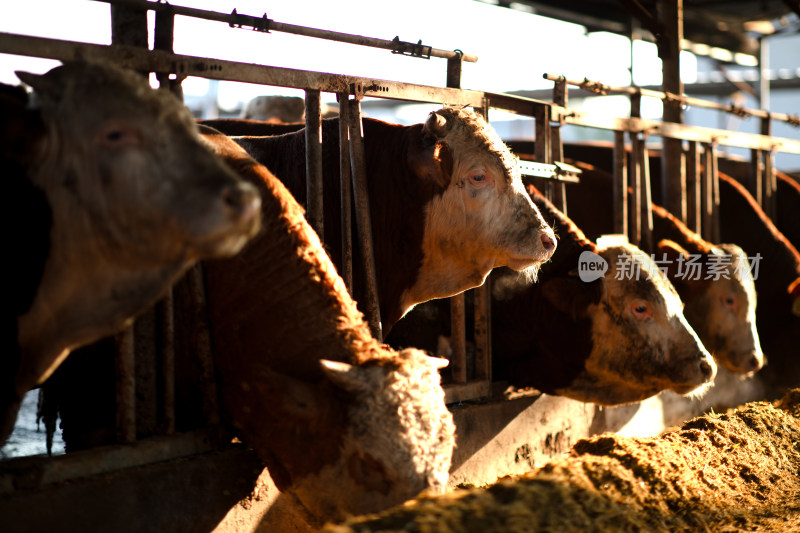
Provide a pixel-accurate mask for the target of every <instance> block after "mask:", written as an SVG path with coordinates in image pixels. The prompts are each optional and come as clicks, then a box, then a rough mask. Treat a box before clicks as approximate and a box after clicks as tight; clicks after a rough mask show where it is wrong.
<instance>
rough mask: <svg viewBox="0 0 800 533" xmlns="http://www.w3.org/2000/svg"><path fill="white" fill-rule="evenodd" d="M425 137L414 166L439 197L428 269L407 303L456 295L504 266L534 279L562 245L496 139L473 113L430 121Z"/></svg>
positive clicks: (429, 225) (432, 207)
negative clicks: (432, 186) (540, 266)
mask: <svg viewBox="0 0 800 533" xmlns="http://www.w3.org/2000/svg"><path fill="white" fill-rule="evenodd" d="M422 134H423V136H422V141H421V145H420V147H419V149H418V150H417V151H414V152H413V153H412V154H411V155H410V156H409V157H410V165H411V168H412V169H414V171H415V172H416V173H417V174H418V175H420V176H423V177H424V178H425V179H427V180H428V181H429V182H432V183H435V184H436V186H437V191H438V192H437V194H434V196H433V198H432V199H431V200H430V202H429V203H428V205H427V208H426V218H425V230H424V236H423V253H424V258H423V264H422V268H421V271H420V273H419V276H418V279H417V282H416V284H415V285H414V286H413V287H412V288H411V289H409V291H408V292H407V294H406V295H404V300H405V301H412V300H413V301H414V302H419V301H424V300H428V299H431V298H437V297H446V296H451V295H453V294H457V293H459V292H462V291H464V290H466V289H468V288H471V287H475V286H478V285H481V284H482V283H483V281H484V279H485V278H486V276H487V275H488V273H489V271H490V270H491V269H492V268H495V267H500V266H508V267H511V268H512V269H514V270H518V271H524V270H527V271H528V272H530V273H531V274H532V275H535V272H536V270H537V269H538V267H539V265H541V264H542V263H543V262H545V261H547V260H548V259H549V258H550V257H551V256H552V254H553V251H554V250H555V246H556V245H555V237H554V235H553V231H552V229H551V228H550V227H549V226H548V225H547V223H546V222H545V221H544V220H543V219H542V217H541V215H540V213H539V211H538V209H537V208H536V207H535V206H534V205H533V203H532V202H531V200H530V198H529V197H528V195H527V193H526V191H525V189H524V187H523V185H522V181H521V178H520V175H519V171H518V170H517V168H516V160H515V158H514V156H513V155H512V154H511V152H510V151H509V150H508V148H507V147H506V145H505V144H504V143H503V142H502V140H501V139H500V137H499V136H498V135H497V133H496V132H495V131H494V130H493V129H492V128H491V127H490V126H489V125H488V124H486V122H485V121H484V120H483V119H482V118H481V117H479V116H477V115H476V114H475V113H474V112H472V111H470V110H467V109H463V108H457V107H445V108H443V109H441V110H439V111H436V112H434V113H431V114H430V115H429V117H428V120H427V121H426V122H425V124H424V125H423V126H422ZM415 295H417V296H422V295H424V297H422V299H420V298H415V297H414V296H415Z"/></svg>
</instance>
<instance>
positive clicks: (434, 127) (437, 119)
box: [425, 111, 449, 139]
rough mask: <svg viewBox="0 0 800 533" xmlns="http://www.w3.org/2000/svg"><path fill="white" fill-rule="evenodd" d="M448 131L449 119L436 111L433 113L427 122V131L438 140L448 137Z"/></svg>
mask: <svg viewBox="0 0 800 533" xmlns="http://www.w3.org/2000/svg"><path fill="white" fill-rule="evenodd" d="M448 129H449V128H448V124H447V119H446V118H444V117H443V116H442V115H440V114H439V113H437V112H436V111H431V113H430V114H429V115H428V120H426V121H425V131H427V132H428V133H429V134H431V135H433V136H434V137H436V138H437V139H442V138H444V136H445V135H447V130H448Z"/></svg>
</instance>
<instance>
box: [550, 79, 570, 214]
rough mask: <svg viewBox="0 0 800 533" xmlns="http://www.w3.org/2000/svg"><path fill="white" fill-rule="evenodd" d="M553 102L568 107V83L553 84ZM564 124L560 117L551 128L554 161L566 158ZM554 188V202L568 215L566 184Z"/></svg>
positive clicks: (559, 184) (560, 183) (556, 185)
mask: <svg viewBox="0 0 800 533" xmlns="http://www.w3.org/2000/svg"><path fill="white" fill-rule="evenodd" d="M553 102H554V103H556V104H557V105H559V106H561V107H567V84H566V83H564V81H563V80H562V81H557V82H555V84H554V85H553ZM563 124H564V121H563V119H559V121H558V125H554V126H552V127H551V128H550V136H551V139H550V141H551V143H552V145H551V147H550V155H551V157H552V158H553V161H563V160H564V143H563V142H562V141H561V126H562V125H563ZM554 188H555V191H554V194H553V203H554V204H555V206H556V207H557V208H558V209H559V210H561V212H562V213H564V215H567V190H566V184H565V183H563V182H559V183H556V184H555V186H554Z"/></svg>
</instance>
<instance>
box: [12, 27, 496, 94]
mask: <svg viewBox="0 0 800 533" xmlns="http://www.w3.org/2000/svg"><path fill="white" fill-rule="evenodd" d="M0 53H6V54H15V55H22V56H28V57H43V58H48V59H58V60H62V61H74V60H92V59H98V60H107V61H113V62H115V63H116V64H118V65H120V66H122V67H126V68H131V69H133V70H142V71H150V72H172V73H175V74H177V75H179V76H199V77H203V78H208V79H215V80H229V81H240V82H245V83H257V84H260V85H272V86H275V87H290V88H295V89H315V90H319V91H321V92H329V93H337V92H342V91H348V90H349V89H350V87H351V85H354V86H355V87H356V91H358V93H359V94H360V95H363V96H373V97H377V98H393V99H398V100H409V101H414V102H435V103H449V104H452V105H462V106H480V105H481V103H482V102H483V98H484V93H482V92H480V91H470V90H466V89H449V88H444V87H431V86H426V85H413V84H408V83H402V82H396V81H389V80H379V79H371V78H361V77H357V76H345V75H334V74H329V73H324V72H314V71H306V70H298V69H289V68H282V67H270V66H264V65H254V64H252V63H240V62H236V61H225V60H221V59H211V58H205V57H194V56H185V55H179V54H171V53H169V52H164V51H161V50H144V49H139V48H136V47H129V46H123V45H115V46H109V45H98V44H87V43H76V42H70V41H61V40H58V39H46V38H43V37H30V36H26V35H15V34H9V33H0Z"/></svg>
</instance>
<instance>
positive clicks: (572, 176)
mask: <svg viewBox="0 0 800 533" xmlns="http://www.w3.org/2000/svg"><path fill="white" fill-rule="evenodd" d="M517 169H518V170H519V173H520V174H521V175H522V176H529V177H532V178H545V179H553V180H558V181H567V182H570V183H580V179H579V178H578V175H580V173H581V169H579V168H578V167H574V166H572V165H568V164H567V163H561V162H558V161H556V162H555V163H554V164H552V165H545V164H543V163H537V162H535V161H527V160H525V159H518V160H517Z"/></svg>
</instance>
